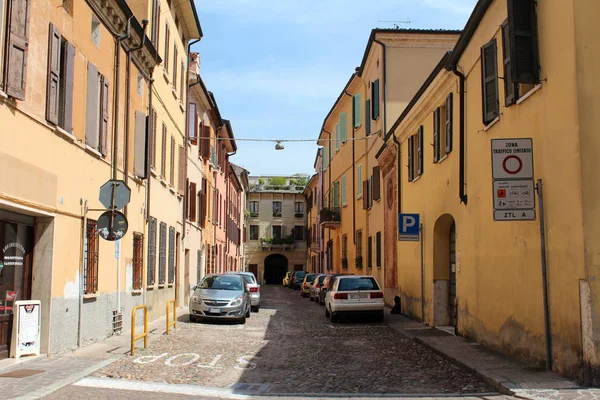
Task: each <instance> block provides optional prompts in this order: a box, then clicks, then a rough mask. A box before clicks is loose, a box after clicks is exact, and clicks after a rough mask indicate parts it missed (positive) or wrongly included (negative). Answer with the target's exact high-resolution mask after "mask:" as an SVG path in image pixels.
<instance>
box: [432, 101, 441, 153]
mask: <svg viewBox="0 0 600 400" xmlns="http://www.w3.org/2000/svg"><path fill="white" fill-rule="evenodd" d="M438 161H440V108H439V107H438V108H436V109H435V110H434V111H433V162H434V163H436V162H438Z"/></svg>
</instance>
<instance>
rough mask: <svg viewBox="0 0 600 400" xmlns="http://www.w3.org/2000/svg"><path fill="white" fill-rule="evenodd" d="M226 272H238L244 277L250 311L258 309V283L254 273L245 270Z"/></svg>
mask: <svg viewBox="0 0 600 400" xmlns="http://www.w3.org/2000/svg"><path fill="white" fill-rule="evenodd" d="M228 274H238V275H241V276H243V277H244V279H245V280H246V284H247V285H248V288H249V290H250V305H251V309H252V312H258V310H260V285H259V284H258V281H257V280H256V277H255V276H254V273H252V272H247V271H231V272H228Z"/></svg>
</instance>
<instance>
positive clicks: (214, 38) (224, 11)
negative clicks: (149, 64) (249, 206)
mask: <svg viewBox="0 0 600 400" xmlns="http://www.w3.org/2000/svg"><path fill="white" fill-rule="evenodd" d="M195 3H196V9H197V11H198V17H199V19H200V24H201V26H202V31H203V33H204V37H203V38H202V41H200V42H199V43H198V44H196V45H194V46H193V47H192V51H195V52H199V53H200V59H201V65H200V74H201V76H202V79H203V80H204V83H205V84H206V87H207V89H208V90H210V91H211V92H213V93H214V95H215V98H216V100H217V104H218V106H219V110H220V112H221V115H222V117H223V118H225V119H228V120H230V121H231V125H232V128H233V132H234V136H235V138H236V139H260V140H269V139H271V140H277V139H281V140H286V139H291V140H307V141H303V142H284V143H283V145H284V147H285V149H284V150H280V151H277V150H275V143H273V142H265V141H246V140H237V141H236V144H237V147H238V151H237V153H236V154H235V155H234V156H233V157H232V158H231V162H233V163H235V164H238V165H240V166H242V167H244V168H246V169H247V170H249V171H250V174H251V175H293V174H297V173H300V174H308V175H312V174H313V173H314V161H315V156H316V151H317V148H318V147H317V144H316V140H317V138H318V136H319V132H320V129H321V126H322V124H323V120H324V118H325V116H326V115H327V113H328V112H329V110H330V109H331V107H332V106H333V103H334V102H335V100H336V99H337V97H338V96H339V94H340V93H341V91H342V90H343V88H344V86H345V84H346V82H347V81H348V79H349V78H350V76H351V75H352V73H353V72H354V70H355V68H356V67H358V66H359V65H360V62H361V60H362V56H363V53H364V51H365V47H366V45H367V41H368V39H369V35H370V33H371V29H374V28H393V27H394V26H393V22H389V21H403V22H404V23H397V24H398V25H399V26H400V28H412V29H462V28H463V27H464V25H465V23H466V21H467V19H468V18H469V15H470V14H471V11H472V10H473V7H474V6H475V3H476V0H419V1H414V0H370V1H365V0H195ZM406 22H410V23H406Z"/></svg>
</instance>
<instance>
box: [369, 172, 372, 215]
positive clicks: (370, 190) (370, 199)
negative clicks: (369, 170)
mask: <svg viewBox="0 0 600 400" xmlns="http://www.w3.org/2000/svg"><path fill="white" fill-rule="evenodd" d="M372 206H373V175H371V176H370V177H369V208H371V207H372Z"/></svg>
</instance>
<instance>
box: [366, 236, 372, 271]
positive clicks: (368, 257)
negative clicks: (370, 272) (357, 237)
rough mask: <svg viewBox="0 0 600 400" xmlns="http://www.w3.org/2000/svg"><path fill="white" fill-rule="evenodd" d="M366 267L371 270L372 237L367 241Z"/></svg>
mask: <svg viewBox="0 0 600 400" xmlns="http://www.w3.org/2000/svg"><path fill="white" fill-rule="evenodd" d="M367 259H368V260H367V267H368V268H373V236H369V238H368V240H367Z"/></svg>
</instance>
